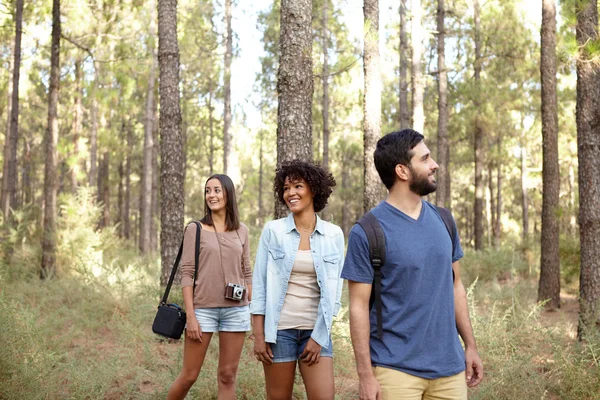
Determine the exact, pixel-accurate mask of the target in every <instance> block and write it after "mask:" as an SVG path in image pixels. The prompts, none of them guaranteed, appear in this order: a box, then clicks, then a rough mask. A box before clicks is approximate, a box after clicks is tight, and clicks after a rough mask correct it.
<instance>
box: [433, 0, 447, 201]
mask: <svg viewBox="0 0 600 400" xmlns="http://www.w3.org/2000/svg"><path fill="white" fill-rule="evenodd" d="M445 13H446V10H445V4H444V0H438V15H437V30H438V42H437V51H438V115H439V116H438V140H437V147H438V149H437V154H438V156H437V158H438V160H437V161H438V164H439V166H440V168H439V170H438V173H437V190H436V203H437V205H438V206H441V207H446V208H450V200H451V199H450V171H449V170H448V167H449V165H450V148H449V145H448V118H449V117H448V74H447V72H446V62H445V46H444V45H445V43H444V42H445V39H446V28H445V27H444V18H445Z"/></svg>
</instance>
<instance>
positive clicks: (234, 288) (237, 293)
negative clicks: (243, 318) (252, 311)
mask: <svg viewBox="0 0 600 400" xmlns="http://www.w3.org/2000/svg"><path fill="white" fill-rule="evenodd" d="M245 291H246V288H245V287H244V286H242V285H238V284H235V283H228V284H227V286H225V298H226V299H230V300H237V301H241V300H242V299H243V298H244V292H245Z"/></svg>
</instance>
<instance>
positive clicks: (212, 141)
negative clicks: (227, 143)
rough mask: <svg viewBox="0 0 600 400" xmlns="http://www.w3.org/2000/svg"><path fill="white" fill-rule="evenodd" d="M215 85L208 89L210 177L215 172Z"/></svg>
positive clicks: (210, 85) (210, 84)
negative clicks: (213, 99) (213, 103)
mask: <svg viewBox="0 0 600 400" xmlns="http://www.w3.org/2000/svg"><path fill="white" fill-rule="evenodd" d="M212 98H213V85H212V80H211V81H210V82H209V88H208V133H209V134H208V176H212V174H214V170H215V128H214V120H213V105H212Z"/></svg>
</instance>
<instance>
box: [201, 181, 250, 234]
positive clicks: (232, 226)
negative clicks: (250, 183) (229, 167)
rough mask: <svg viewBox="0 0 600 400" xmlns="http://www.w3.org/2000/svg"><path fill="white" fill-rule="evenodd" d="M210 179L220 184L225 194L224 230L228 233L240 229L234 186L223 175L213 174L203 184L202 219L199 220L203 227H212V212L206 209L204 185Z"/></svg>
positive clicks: (208, 208)
mask: <svg viewBox="0 0 600 400" xmlns="http://www.w3.org/2000/svg"><path fill="white" fill-rule="evenodd" d="M211 179H217V180H218V181H219V182H221V186H222V187H223V191H224V193H225V211H226V213H225V229H227V230H228V231H236V230H238V229H239V228H240V215H239V212H238V206H237V200H236V198H235V186H234V185H233V181H232V180H231V178H230V177H228V176H227V175H225V174H214V175H211V176H210V177H209V178H208V179H207V180H206V182H204V218H202V219H201V220H200V222H202V223H203V224H205V225H208V226H214V223H213V219H212V210H211V209H210V207H208V203H207V202H206V185H207V184H208V181H210V180H211Z"/></svg>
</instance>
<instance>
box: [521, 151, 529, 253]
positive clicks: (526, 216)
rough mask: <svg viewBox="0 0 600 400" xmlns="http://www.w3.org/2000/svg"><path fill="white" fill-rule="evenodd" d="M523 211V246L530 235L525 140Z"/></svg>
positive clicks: (522, 164) (522, 191) (522, 154)
mask: <svg viewBox="0 0 600 400" xmlns="http://www.w3.org/2000/svg"><path fill="white" fill-rule="evenodd" d="M521 209H522V218H523V233H522V240H523V244H527V241H528V235H529V197H528V196H527V149H525V140H523V139H522V140H521Z"/></svg>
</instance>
